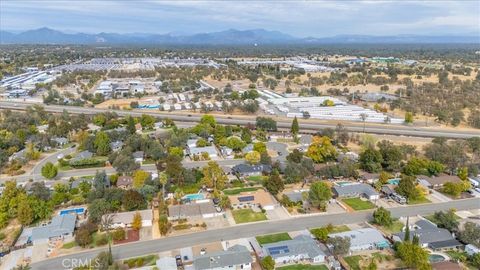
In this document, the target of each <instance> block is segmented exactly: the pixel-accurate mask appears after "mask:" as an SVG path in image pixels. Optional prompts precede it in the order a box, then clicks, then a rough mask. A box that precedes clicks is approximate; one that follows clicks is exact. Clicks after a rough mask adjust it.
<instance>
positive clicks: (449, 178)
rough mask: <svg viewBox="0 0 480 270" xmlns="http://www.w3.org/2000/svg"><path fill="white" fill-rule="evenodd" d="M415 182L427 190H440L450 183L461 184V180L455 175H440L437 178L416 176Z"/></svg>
mask: <svg viewBox="0 0 480 270" xmlns="http://www.w3.org/2000/svg"><path fill="white" fill-rule="evenodd" d="M417 181H418V183H419V184H420V185H422V186H424V187H427V188H433V189H437V188H441V187H443V185H444V184H445V183H448V182H452V183H461V182H462V180H461V179H460V178H459V177H458V176H456V175H448V174H441V175H438V176H425V175H419V176H417Z"/></svg>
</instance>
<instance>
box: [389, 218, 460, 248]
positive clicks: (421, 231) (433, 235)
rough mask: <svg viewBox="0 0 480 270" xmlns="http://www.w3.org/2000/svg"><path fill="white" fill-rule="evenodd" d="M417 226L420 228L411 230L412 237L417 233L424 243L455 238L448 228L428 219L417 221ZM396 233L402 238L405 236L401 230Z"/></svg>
mask: <svg viewBox="0 0 480 270" xmlns="http://www.w3.org/2000/svg"><path fill="white" fill-rule="evenodd" d="M415 226H416V227H418V228H417V229H416V230H411V231H410V238H411V239H413V236H414V235H417V236H418V237H419V239H420V243H422V244H428V245H430V244H431V243H435V242H442V241H447V240H452V239H454V238H453V236H452V234H451V233H450V232H449V231H448V230H447V229H442V228H438V227H437V225H435V224H433V223H432V222H430V221H428V220H424V219H422V220H419V221H417V223H415ZM395 235H396V236H397V237H398V238H400V239H401V240H403V239H404V238H405V232H399V233H397V234H395Z"/></svg>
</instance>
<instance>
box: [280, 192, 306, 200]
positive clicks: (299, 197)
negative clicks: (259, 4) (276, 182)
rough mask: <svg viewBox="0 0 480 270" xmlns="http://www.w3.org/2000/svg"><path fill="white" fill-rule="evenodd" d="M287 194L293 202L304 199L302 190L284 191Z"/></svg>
mask: <svg viewBox="0 0 480 270" xmlns="http://www.w3.org/2000/svg"><path fill="white" fill-rule="evenodd" d="M284 194H285V196H287V197H288V199H290V201H292V202H301V201H303V195H302V192H289V193H284Z"/></svg>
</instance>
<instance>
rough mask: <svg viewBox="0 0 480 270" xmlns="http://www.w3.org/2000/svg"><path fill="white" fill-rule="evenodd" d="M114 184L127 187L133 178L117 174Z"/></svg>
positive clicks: (130, 184)
mask: <svg viewBox="0 0 480 270" xmlns="http://www.w3.org/2000/svg"><path fill="white" fill-rule="evenodd" d="M116 185H117V187H118V188H122V189H129V188H131V187H132V185H133V178H132V177H131V176H119V177H118V179H117V183H116Z"/></svg>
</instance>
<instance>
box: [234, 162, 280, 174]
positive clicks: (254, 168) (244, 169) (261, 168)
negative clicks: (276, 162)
mask: <svg viewBox="0 0 480 270" xmlns="http://www.w3.org/2000/svg"><path fill="white" fill-rule="evenodd" d="M271 170H272V166H270V165H265V164H258V165H250V164H244V163H243V164H238V165H235V166H234V167H233V168H232V171H234V172H238V173H240V174H243V173H253V172H270V171H271Z"/></svg>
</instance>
